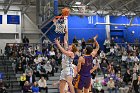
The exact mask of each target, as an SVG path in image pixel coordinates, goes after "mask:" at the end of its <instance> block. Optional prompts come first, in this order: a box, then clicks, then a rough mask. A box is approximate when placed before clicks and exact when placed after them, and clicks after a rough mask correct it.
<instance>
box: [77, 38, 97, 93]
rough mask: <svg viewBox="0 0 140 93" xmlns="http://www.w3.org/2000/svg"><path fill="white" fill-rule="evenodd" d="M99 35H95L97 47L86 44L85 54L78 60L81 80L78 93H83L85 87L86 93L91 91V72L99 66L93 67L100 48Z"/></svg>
mask: <svg viewBox="0 0 140 93" xmlns="http://www.w3.org/2000/svg"><path fill="white" fill-rule="evenodd" d="M97 37H98V36H97V35H96V36H95V37H94V42H95V44H96V48H95V49H93V48H92V46H86V49H85V55H84V56H81V57H80V58H79V60H78V66H77V69H78V73H79V74H80V81H79V83H78V90H77V92H78V93H82V90H83V88H84V93H89V87H90V85H91V73H92V72H93V71H95V70H96V69H97V68H98V66H94V67H93V58H94V57H95V56H96V54H97V52H98V50H99V44H98V42H97V41H96V39H97Z"/></svg>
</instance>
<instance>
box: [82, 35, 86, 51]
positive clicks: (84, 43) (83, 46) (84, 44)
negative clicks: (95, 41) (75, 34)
mask: <svg viewBox="0 0 140 93" xmlns="http://www.w3.org/2000/svg"><path fill="white" fill-rule="evenodd" d="M85 47H86V42H85V40H84V38H83V39H82V49H85Z"/></svg>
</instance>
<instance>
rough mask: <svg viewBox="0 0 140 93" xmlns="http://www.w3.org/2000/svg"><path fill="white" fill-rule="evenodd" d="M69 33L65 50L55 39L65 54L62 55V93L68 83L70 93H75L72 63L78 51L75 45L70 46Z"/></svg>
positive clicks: (65, 40)
mask: <svg viewBox="0 0 140 93" xmlns="http://www.w3.org/2000/svg"><path fill="white" fill-rule="evenodd" d="M67 42H68V32H67V31H66V30H65V36H64V48H63V47H62V46H61V45H60V41H59V40H58V39H55V43H56V45H57V46H58V48H59V49H60V51H61V52H62V53H63V55H62V69H63V70H62V71H61V76H60V85H59V90H60V93H65V91H64V87H65V85H66V83H68V86H69V88H70V93H75V92H74V87H73V84H72V80H73V75H74V71H73V67H72V62H73V59H74V53H75V52H76V51H77V48H76V46H75V45H74V44H72V45H69V46H68V43H67Z"/></svg>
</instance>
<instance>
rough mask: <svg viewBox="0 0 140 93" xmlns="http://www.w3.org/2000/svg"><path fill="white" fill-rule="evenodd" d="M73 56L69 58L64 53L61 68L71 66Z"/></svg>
mask: <svg viewBox="0 0 140 93" xmlns="http://www.w3.org/2000/svg"><path fill="white" fill-rule="evenodd" d="M72 62H73V58H70V57H68V56H66V55H64V54H63V55H62V68H63V69H65V68H67V67H72Z"/></svg>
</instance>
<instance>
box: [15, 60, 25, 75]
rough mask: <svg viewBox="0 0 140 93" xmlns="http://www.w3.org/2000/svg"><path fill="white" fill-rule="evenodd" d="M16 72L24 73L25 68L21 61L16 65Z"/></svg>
mask: <svg viewBox="0 0 140 93" xmlns="http://www.w3.org/2000/svg"><path fill="white" fill-rule="evenodd" d="M15 71H16V73H17V72H18V71H22V72H24V67H23V64H22V62H21V60H20V61H19V63H17V64H16V70H15Z"/></svg>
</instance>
